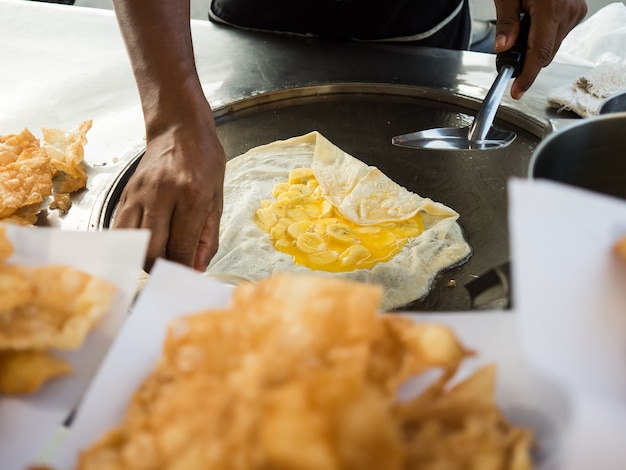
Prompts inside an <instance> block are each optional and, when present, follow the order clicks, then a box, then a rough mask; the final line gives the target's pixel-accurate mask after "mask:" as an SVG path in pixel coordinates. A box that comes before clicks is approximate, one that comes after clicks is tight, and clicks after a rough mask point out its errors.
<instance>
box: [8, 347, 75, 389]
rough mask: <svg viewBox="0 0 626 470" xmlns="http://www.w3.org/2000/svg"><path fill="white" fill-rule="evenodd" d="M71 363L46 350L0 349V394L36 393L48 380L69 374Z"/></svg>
mask: <svg viewBox="0 0 626 470" xmlns="http://www.w3.org/2000/svg"><path fill="white" fill-rule="evenodd" d="M71 372H72V368H71V367H70V365H69V364H68V363H67V362H65V361H64V360H62V359H59V358H57V357H54V356H52V355H50V354H49V353H47V352H45V351H6V350H5V351H3V350H0V394H3V395H23V394H28V393H34V392H36V391H37V390H39V388H41V386H42V385H43V384H44V383H45V382H47V381H48V380H50V379H52V378H54V377H59V376H62V375H68V374H70V373H71Z"/></svg>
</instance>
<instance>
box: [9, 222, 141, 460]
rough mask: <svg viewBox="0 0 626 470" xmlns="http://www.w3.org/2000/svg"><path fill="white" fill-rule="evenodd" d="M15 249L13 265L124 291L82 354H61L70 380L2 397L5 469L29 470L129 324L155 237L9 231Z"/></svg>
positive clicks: (29, 229) (17, 228)
mask: <svg viewBox="0 0 626 470" xmlns="http://www.w3.org/2000/svg"><path fill="white" fill-rule="evenodd" d="M6 227H7V236H8V237H9V239H10V241H11V243H12V244H13V247H14V254H13V255H12V256H11V257H10V258H9V260H8V262H9V263H19V264H22V265H28V266H40V265H49V264H64V265H69V266H74V267H76V268H79V269H81V270H84V271H85V272H88V273H90V274H92V275H95V276H99V277H101V278H103V279H106V280H108V281H110V282H112V283H113V284H115V285H116V286H117V287H118V288H119V292H118V295H117V296H116V298H115V302H114V305H113V307H112V310H111V311H110V312H109V313H108V314H107V315H106V316H105V317H103V318H102V319H101V321H100V322H99V323H98V324H97V325H96V327H95V329H94V330H93V331H92V332H91V333H90V334H89V335H88V337H87V338H86V340H85V343H84V344H83V346H82V347H81V348H80V349H78V350H76V351H63V352H61V351H57V350H55V355H58V356H59V357H62V358H64V359H66V360H67V361H68V362H69V363H70V365H71V366H72V369H73V372H72V374H71V375H69V376H65V377H60V378H58V379H55V380H52V381H50V382H49V383H46V384H45V385H44V386H43V387H42V388H41V389H40V390H39V391H38V392H36V393H35V394H32V395H25V396H20V397H5V396H3V397H0V467H1V468H2V469H6V470H14V469H15V470H23V469H25V468H26V467H27V465H32V464H33V463H35V462H36V461H37V458H38V456H39V455H40V454H41V452H42V451H43V449H44V448H45V447H46V445H47V444H48V442H49V441H50V439H51V438H52V437H53V436H54V434H55V432H56V431H57V429H59V427H60V426H61V424H62V423H63V422H64V421H65V420H66V419H67V418H68V416H69V415H70V413H71V412H72V410H73V409H74V408H75V407H76V405H77V404H78V403H79V401H80V399H81V397H82V395H83V393H84V391H85V390H86V388H87V386H88V384H89V381H90V380H91V378H92V376H93V374H94V373H95V371H96V369H97V368H98V366H99V364H100V361H101V360H102V358H103V357H104V355H105V354H106V351H107V349H108V347H109V346H110V344H111V343H112V341H113V338H114V337H115V334H116V333H117V331H118V329H119V327H120V325H121V324H122V322H123V321H124V319H125V317H126V314H127V312H128V308H129V306H130V304H131V302H132V300H133V298H134V296H135V294H136V286H137V279H138V277H139V273H140V272H141V267H142V266H143V263H144V258H145V253H146V248H147V244H148V238H149V233H148V231H146V230H118V231H110V232H72V231H61V230H58V229H52V228H34V227H20V226H16V225H6Z"/></svg>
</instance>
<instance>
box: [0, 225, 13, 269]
mask: <svg viewBox="0 0 626 470" xmlns="http://www.w3.org/2000/svg"><path fill="white" fill-rule="evenodd" d="M6 231H7V229H6V227H5V226H3V225H1V224H0V262H2V263H3V262H4V261H6V260H7V259H8V258H9V256H11V255H12V254H13V244H12V243H11V241H10V240H9V239H8V238H7V236H6Z"/></svg>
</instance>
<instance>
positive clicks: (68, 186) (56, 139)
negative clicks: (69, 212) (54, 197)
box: [42, 120, 92, 194]
mask: <svg viewBox="0 0 626 470" xmlns="http://www.w3.org/2000/svg"><path fill="white" fill-rule="evenodd" d="M91 124H92V121H91V120H88V121H83V122H82V123H81V124H80V125H79V127H78V129H76V130H75V131H72V132H67V131H64V130H61V129H52V128H49V127H44V128H43V129H42V133H43V148H44V149H45V150H46V153H47V154H48V156H49V157H50V163H51V165H52V167H53V168H54V169H55V176H58V187H57V188H56V192H57V193H59V194H63V193H73V192H74V191H78V190H79V189H81V188H83V187H85V184H86V183H87V174H86V173H85V169H84V167H83V158H84V154H85V151H84V146H85V145H86V144H87V137H86V136H87V132H88V131H89V129H91Z"/></svg>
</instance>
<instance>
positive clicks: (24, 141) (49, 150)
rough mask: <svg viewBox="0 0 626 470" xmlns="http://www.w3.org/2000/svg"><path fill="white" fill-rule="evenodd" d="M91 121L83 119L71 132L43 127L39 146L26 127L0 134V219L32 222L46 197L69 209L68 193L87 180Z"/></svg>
mask: <svg viewBox="0 0 626 470" xmlns="http://www.w3.org/2000/svg"><path fill="white" fill-rule="evenodd" d="M91 124H92V122H91V121H84V122H83V123H81V124H80V126H79V128H78V129H77V130H75V131H73V132H66V131H62V130H60V129H50V128H44V129H43V130H42V131H43V137H44V143H43V145H41V144H40V142H39V139H37V138H36V137H35V136H34V135H33V134H32V133H31V132H30V131H29V130H28V129H24V130H23V131H22V132H20V133H19V134H10V135H6V136H0V219H2V220H4V221H7V222H12V223H17V224H21V225H31V224H34V223H35V222H36V221H37V213H38V211H39V209H40V206H41V204H42V203H43V202H44V201H45V199H46V198H48V197H49V196H53V197H54V201H53V205H52V206H51V207H52V208H58V209H61V210H63V211H67V210H68V209H69V206H70V205H71V201H70V200H69V197H68V194H69V193H72V192H74V191H77V190H79V189H81V188H83V187H84V186H85V184H86V181H87V174H86V173H85V169H84V166H83V156H84V145H85V144H86V143H87V139H86V134H87V131H88V130H89V129H90V128H91Z"/></svg>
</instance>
